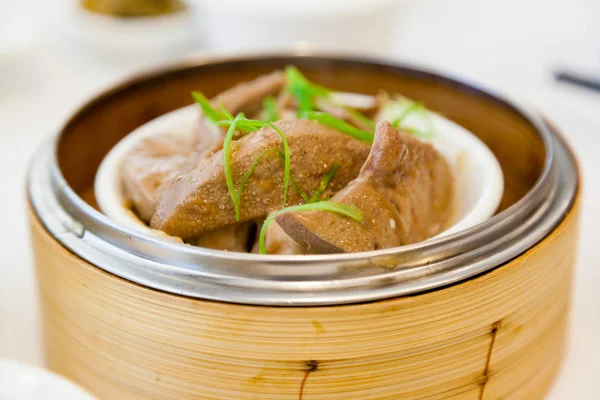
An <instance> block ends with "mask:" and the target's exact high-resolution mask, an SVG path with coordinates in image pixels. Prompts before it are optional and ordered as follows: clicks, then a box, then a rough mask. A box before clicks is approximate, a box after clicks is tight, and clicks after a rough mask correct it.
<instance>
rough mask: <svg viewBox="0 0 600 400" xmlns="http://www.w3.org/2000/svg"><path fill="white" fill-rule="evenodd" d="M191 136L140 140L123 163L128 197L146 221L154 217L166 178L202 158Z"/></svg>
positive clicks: (123, 177) (192, 165)
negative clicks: (195, 148) (189, 137)
mask: <svg viewBox="0 0 600 400" xmlns="http://www.w3.org/2000/svg"><path fill="white" fill-rule="evenodd" d="M199 159H200V153H197V152H195V151H194V146H193V145H192V143H191V142H190V141H189V140H185V139H181V138H176V137H170V136H157V137H153V138H148V139H145V140H143V141H142V142H140V143H138V144H137V145H136V146H135V147H134V148H133V149H132V150H131V151H130V152H129V154H127V156H126V157H125V158H124V159H123V161H122V163H121V167H120V169H121V176H122V182H123V191H124V194H125V197H126V198H127V199H128V200H129V201H131V203H132V205H133V208H134V210H135V211H136V213H137V214H138V216H139V217H140V218H141V219H142V220H144V221H150V219H151V218H152V214H154V206H155V204H156V201H157V200H158V195H159V194H160V191H161V189H162V187H163V185H164V184H165V183H166V182H169V181H171V180H172V179H174V178H175V177H177V176H178V175H179V174H182V173H185V172H187V171H189V170H191V169H192V168H194V167H195V166H196V164H197V163H198V162H199Z"/></svg>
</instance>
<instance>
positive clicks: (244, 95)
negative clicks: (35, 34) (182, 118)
mask: <svg viewBox="0 0 600 400" xmlns="http://www.w3.org/2000/svg"><path fill="white" fill-rule="evenodd" d="M285 83H286V80H285V74H284V73H283V72H281V71H274V72H271V73H270V74H266V75H261V76H259V77H258V78H256V79H254V80H252V81H249V82H243V83H238V84H237V85H235V86H233V87H231V88H229V89H227V90H225V91H223V92H221V93H220V94H218V95H217V96H216V97H214V98H213V99H211V100H210V103H211V105H212V106H213V107H215V108H217V109H219V108H221V106H222V107H224V108H225V109H226V110H227V111H228V112H229V113H230V114H233V115H236V114H238V113H240V112H243V113H245V114H246V115H252V114H255V113H256V112H258V111H259V110H260V109H261V108H262V102H263V100H264V98H265V97H267V96H271V95H275V94H277V93H279V92H280V91H281V90H282V89H283V88H284V86H285ZM225 131H226V129H225V128H221V127H217V126H215V125H214V124H213V123H212V122H211V121H210V120H208V119H207V118H206V117H205V116H204V115H202V116H201V117H200V124H199V125H198V129H197V130H196V133H195V135H194V137H195V141H196V144H197V145H200V146H201V147H203V148H204V145H205V144H206V143H208V147H207V148H206V150H207V151H213V152H214V151H218V150H220V149H221V146H222V145H223V137H224V136H225ZM214 136H216V137H218V138H219V139H220V140H218V141H216V142H214V143H213V142H212V141H208V142H207V138H211V137H214Z"/></svg>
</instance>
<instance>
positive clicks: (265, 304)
mask: <svg viewBox="0 0 600 400" xmlns="http://www.w3.org/2000/svg"><path fill="white" fill-rule="evenodd" d="M580 186H581V183H580V180H579V175H578V167H577V160H576V158H575V157H574V155H573V154H572V153H571V151H570V150H569V147H568V145H567V143H566V142H565V141H564V140H563V139H562V137H561V135H560V133H559V132H558V131H557V130H556V129H555V128H554V127H553V126H552V125H551V124H550V123H548V122H547V121H546V120H545V119H543V118H542V117H541V116H540V115H539V114H538V113H536V112H535V111H531V110H529V109H528V108H527V107H526V106H523V105H522V104H521V103H519V102H518V101H514V100H511V99H508V98H506V97H505V96H503V95H499V94H498V93H495V92H493V91H490V90H488V89H485V88H483V87H482V86H481V85H478V84H473V83H470V82H468V81H466V80H463V79H457V78H455V77H449V76H447V75H446V74H443V73H435V72H432V71H429V70H427V69H424V68H421V67H416V66H409V65H404V64H400V63H397V62H388V61H385V60H377V59H362V58H361V59H359V58H355V57H340V56H331V55H310V54H306V53H303V54H300V55H299V54H296V55H294V54H274V55H255V56H243V57H225V58H219V59H217V58H214V59H209V58H206V57H202V58H199V59H188V60H185V62H181V63H178V64H175V65H170V66H163V67H160V68H159V69H157V70H155V71H147V72H144V73H142V74H139V75H137V76H134V77H132V78H131V79H129V80H126V81H124V82H122V83H120V84H119V85H117V86H115V87H113V88H110V89H108V90H106V91H105V92H103V93H101V94H99V95H97V96H95V97H94V98H92V99H90V100H89V101H88V102H86V103H85V104H82V105H81V107H79V109H78V110H76V112H75V113H74V114H73V116H72V117H71V118H70V119H69V120H68V121H66V122H65V124H64V126H63V127H62V128H61V129H60V131H59V132H58V133H57V134H56V135H55V136H54V137H52V138H50V139H49V140H48V141H47V142H45V143H44V144H43V145H42V146H40V150H39V151H38V152H37V153H36V155H35V157H34V158H33V161H32V164H31V168H30V172H29V175H28V200H29V204H30V213H29V217H30V218H29V221H30V227H31V239H32V248H33V249H34V253H35V265H36V271H37V280H38V287H39V298H40V299H41V302H40V305H41V314H42V316H43V327H44V329H43V334H44V343H45V348H46V358H47V360H48V367H49V368H50V369H51V370H52V371H55V372H57V373H59V374H61V375H63V376H65V377H67V378H69V379H71V380H72V381H74V382H76V383H77V384H79V385H81V386H83V387H85V388H87V389H88V390H89V391H90V392H91V393H92V394H93V395H94V396H96V397H97V398H99V399H135V400H142V399H161V400H182V399H202V400H222V399H236V400H237V399H239V400H252V399H269V400H289V399H298V400H317V399H318V400H321V399H323V400H325V399H360V400H397V399H454V400H471V399H486V400H493V399H532V400H538V399H540V400H541V399H542V398H543V397H544V395H545V393H546V392H547V390H548V388H549V387H550V385H551V383H552V381H553V379H554V377H555V376H556V374H557V371H558V370H559V367H560V364H561V360H562V358H563V354H564V344H565V338H566V337H567V335H566V333H567V332H568V329H567V328H568V323H569V322H568V321H569V317H568V316H569V304H570V302H571V301H570V299H571V292H572V288H573V285H572V277H573V276H574V267H575V258H576V257H575V256H576V248H577V237H578V235H577V230H578V229H577V227H578V220H579V217H580V216H581V213H580V207H579V204H580V200H579V199H580V195H579V193H580Z"/></svg>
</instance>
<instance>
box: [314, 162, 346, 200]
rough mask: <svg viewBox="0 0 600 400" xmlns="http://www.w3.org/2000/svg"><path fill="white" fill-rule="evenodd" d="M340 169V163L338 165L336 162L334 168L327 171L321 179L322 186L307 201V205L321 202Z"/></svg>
mask: <svg viewBox="0 0 600 400" xmlns="http://www.w3.org/2000/svg"><path fill="white" fill-rule="evenodd" d="M338 169H340V163H338V162H337V161H334V163H333V166H332V167H331V169H330V170H329V171H327V172H326V173H325V175H323V177H322V178H321V184H320V185H319V187H318V188H317V190H315V192H314V193H313V195H312V196H311V197H310V199H309V200H308V201H307V203H315V202H317V201H319V200H321V196H322V195H323V193H324V192H325V190H327V187H328V186H329V184H330V183H331V181H332V180H333V177H334V176H335V174H336V173H337V171H338Z"/></svg>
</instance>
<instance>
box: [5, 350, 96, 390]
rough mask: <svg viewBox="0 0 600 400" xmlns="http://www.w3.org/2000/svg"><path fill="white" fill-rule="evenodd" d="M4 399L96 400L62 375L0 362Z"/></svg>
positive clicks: (24, 365)
mask: <svg viewBox="0 0 600 400" xmlns="http://www.w3.org/2000/svg"><path fill="white" fill-rule="evenodd" d="M0 399H2V400H4V399H6V400H95V398H94V397H93V396H92V395H90V394H89V393H87V392H86V391H85V390H83V389H82V388H80V387H79V386H77V385H75V384H74V383H72V382H71V381H69V380H67V379H65V378H63V377H61V376H59V375H56V374H54V373H52V372H50V371H48V370H45V369H42V368H38V367H34V366H31V365H27V364H24V363H20V362H17V361H11V360H0Z"/></svg>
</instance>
